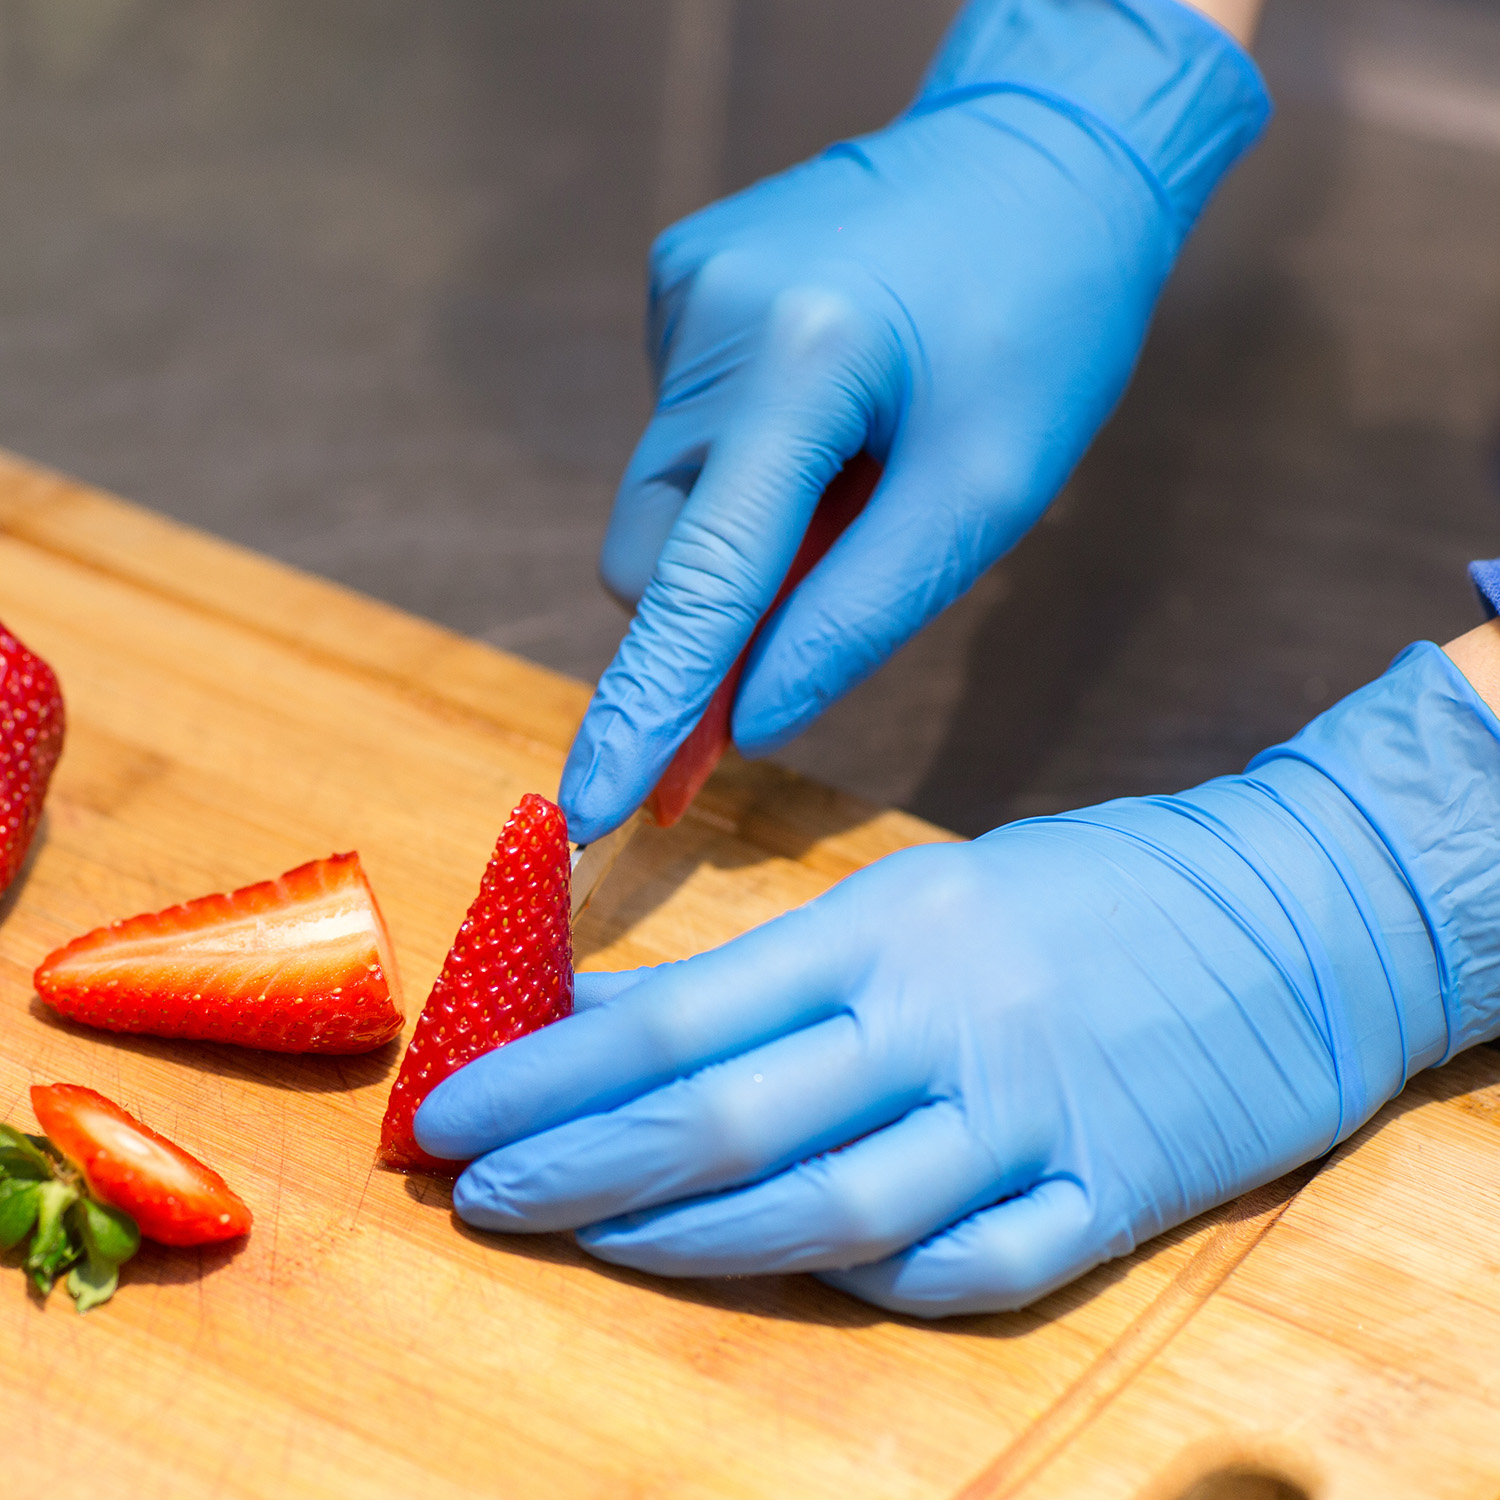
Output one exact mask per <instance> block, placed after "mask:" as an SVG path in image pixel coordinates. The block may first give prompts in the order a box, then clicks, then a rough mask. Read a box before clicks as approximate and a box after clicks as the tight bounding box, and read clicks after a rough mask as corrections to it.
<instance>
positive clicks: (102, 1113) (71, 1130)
mask: <svg viewBox="0 0 1500 1500" xmlns="http://www.w3.org/2000/svg"><path fill="white" fill-rule="evenodd" d="M31 1107H32V1109H33V1110H34V1111H35V1113H36V1117H37V1120H38V1122H39V1123H40V1125H41V1127H42V1129H43V1130H44V1131H45V1132H46V1134H47V1137H48V1139H50V1140H51V1142H52V1144H53V1145H54V1146H56V1147H57V1149H58V1150H59V1151H61V1152H62V1154H63V1155H64V1156H65V1157H67V1158H68V1160H69V1161H71V1162H72V1163H73V1164H74V1166H76V1167H77V1168H78V1170H79V1171H80V1172H82V1173H83V1177H84V1180H85V1181H86V1182H87V1183H88V1187H89V1192H90V1193H92V1194H93V1195H94V1197H96V1198H98V1199H99V1201H100V1202H102V1203H108V1204H111V1205H112V1206H113V1207H115V1208H118V1209H120V1210H121V1211H122V1212H124V1213H127V1214H129V1215H130V1217H131V1218H132V1219H134V1220H135V1222H136V1224H137V1226H138V1227H139V1228H140V1231H141V1233H142V1234H143V1235H145V1236H146V1238H147V1239H152V1240H156V1241H157V1242H158V1243H159V1244H162V1245H211V1244H214V1243H216V1242H217V1241H219V1240H232V1239H236V1238H238V1237H239V1236H240V1235H242V1234H245V1233H247V1232H248V1231H249V1229H250V1224H251V1214H250V1210H249V1209H248V1208H247V1207H246V1206H245V1204H244V1203H243V1201H242V1200H241V1199H240V1198H239V1197H238V1196H237V1195H236V1194H235V1193H234V1192H233V1191H232V1190H231V1189H230V1187H229V1186H228V1184H227V1183H226V1182H225V1181H224V1179H223V1178H222V1177H220V1176H219V1174H218V1173H217V1172H215V1171H214V1170H213V1168H212V1167H206V1166H204V1164H203V1163H202V1162H201V1161H199V1160H198V1158H197V1157H196V1156H190V1155H189V1154H188V1153H187V1152H186V1151H184V1150H183V1149H182V1147H181V1146H176V1145H173V1143H172V1142H171V1141H169V1140H167V1138H166V1137H165V1136H161V1135H158V1134H157V1133H156V1132H155V1131H154V1130H152V1129H151V1128H150V1126H147V1125H142V1124H141V1122H140V1121H139V1120H136V1119H134V1118H132V1117H131V1116H130V1115H128V1114H126V1113H125V1111H124V1110H123V1109H121V1108H120V1106H119V1105H118V1104H115V1103H113V1102H112V1101H111V1100H109V1099H106V1098H105V1097H104V1095H103V1094H99V1093H95V1091H94V1090H93V1089H89V1088H84V1087H83V1086H82V1085H80V1084H76V1083H54V1084H48V1085H41V1084H38V1085H36V1086H35V1087H33V1089H32V1090H31Z"/></svg>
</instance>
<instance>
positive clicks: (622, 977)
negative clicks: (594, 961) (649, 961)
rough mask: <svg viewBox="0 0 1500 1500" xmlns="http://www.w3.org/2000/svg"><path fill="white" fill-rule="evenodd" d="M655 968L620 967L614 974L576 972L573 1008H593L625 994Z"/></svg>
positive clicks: (575, 1011)
mask: <svg viewBox="0 0 1500 1500" xmlns="http://www.w3.org/2000/svg"><path fill="white" fill-rule="evenodd" d="M652 973H655V970H654V969H620V970H618V971H617V972H615V973H612V974H575V975H574V976H573V1010H574V1013H575V1014H576V1013H577V1012H578V1011H580V1010H593V1008H594V1007H595V1006H596V1005H603V1004H605V1003H606V1002H607V1001H610V1000H614V999H615V998H617V997H618V996H620V995H623V994H624V993H625V991H626V990H628V989H630V988H631V987H632V986H633V985H637V984H639V983H640V982H641V980H642V979H644V978H645V977H646V976H647V975H648V974H652Z"/></svg>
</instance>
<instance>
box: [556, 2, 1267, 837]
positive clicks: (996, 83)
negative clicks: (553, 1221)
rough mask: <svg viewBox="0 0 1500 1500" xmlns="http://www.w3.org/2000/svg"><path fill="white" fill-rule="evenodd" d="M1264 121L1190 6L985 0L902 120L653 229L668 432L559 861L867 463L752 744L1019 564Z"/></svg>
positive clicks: (751, 706) (767, 645)
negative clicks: (632, 613) (1014, 560)
mask: <svg viewBox="0 0 1500 1500" xmlns="http://www.w3.org/2000/svg"><path fill="white" fill-rule="evenodd" d="M1268 109H1269V104H1268V101H1267V98H1266V94H1265V91H1264V89H1263V88H1262V86H1261V83H1260V79H1259V76H1258V74H1257V73H1256V71H1255V67H1254V64H1253V63H1251V61H1250V59H1249V58H1248V57H1247V56H1246V54H1245V53H1244V52H1242V51H1241V50H1240V48H1239V47H1238V46H1237V45H1236V44H1235V43H1234V42H1233V41H1232V40H1231V39H1230V38H1229V37H1228V36H1227V35H1226V34H1225V33H1224V32H1222V31H1220V30H1219V29H1218V28H1217V27H1215V26H1214V25H1213V24H1212V23H1211V22H1209V21H1207V20H1206V19H1204V17H1202V16H1201V15H1200V14H1199V13H1198V12H1196V11H1194V10H1192V9H1190V8H1188V7H1187V6H1184V5H1179V4H1178V3H1176V0H972V3H971V4H970V5H969V6H968V7H967V9H966V10H965V11H964V12H963V13H962V15H961V16H960V18H959V20H958V22H957V24H956V25H955V27H954V29H953V31H952V33H951V35H950V36H949V38H948V40H947V42H946V43H945V45H944V47H943V49H942V51H941V52H940V53H939V55H938V57H937V59H936V61H935V63H934V64H933V67H932V69H931V71H930V73H929V75H928V78H927V80H926V83H925V84H924V86H923V89H922V92H921V94H920V95H919V97H918V99H917V101H916V103H915V104H914V105H913V106H912V108H911V109H910V110H909V111H908V112H907V113H906V114H905V115H903V116H902V117H901V118H900V119H898V120H897V121H896V122H895V123H894V124H893V125H891V126H890V127H889V128H887V129H885V130H882V131H879V132H877V133H876V134H874V135H870V136H865V137H863V138H861V139H859V140H855V141H850V142H845V143H844V144H842V145H837V146H834V147H832V148H831V149H830V150H829V151H827V152H825V153H824V154H823V155H822V156H820V157H818V158H817V159H816V160H814V161H811V162H808V163H805V164H804V165H802V166H800V167H797V168H795V169H793V170H792V171H790V172H787V173H784V174H783V175H781V176H779V177H774V178H771V179H769V180H768V181H765V182H762V183H760V184H758V185H757V186H755V187H753V188H751V189H749V190H748V191H746V192H743V193H740V194H739V195H738V196H736V197H733V198H730V199H727V200H726V201H724V202H722V203H718V204H715V205H713V206H712V207H710V208H707V209H705V210H704V211H703V212H701V213H698V214H694V215H693V216H692V217H691V218H689V219H686V220H684V221H683V222H682V223H680V224H678V225H677V226H676V227H674V228H672V229H670V230H668V231H667V232H666V233H665V234H664V235H662V237H661V238H660V239H659V240H658V242H657V244H656V246H655V249H654V251H653V254H652V265H651V314H650V325H651V329H650V344H651V349H652V354H653V357H654V362H655V368H656V379H657V392H658V394H657V410H656V415H655V417H654V418H653V420H652V422H651V424H650V426H649V427H648V428H647V429H646V432H645V435H644V436H643V437H642V439H641V442H640V446H639V447H638V448H637V449H636V452H635V456H634V457H633V458H632V459H631V461H630V465H629V468H628V469H627V471H626V474H625V477H624V481H623V483H622V484H621V487H620V493H619V497H618V500H617V501H616V505H615V512H614V516H613V519H612V520H611V523H610V529H609V534H608V537H607V539H606V541H605V544H604V553H603V559H602V564H601V567H602V572H603V576H604V578H605V581H606V582H607V583H608V585H609V587H610V588H611V589H612V590H613V591H614V592H615V593H616V594H617V595H619V596H620V597H621V598H622V599H624V600H628V601H635V600H640V609H639V612H638V613H637V615H636V618H635V622H634V624H633V625H632V627H631V630H630V633H629V635H628V636H627V637H626V639H625V642H624V644H623V645H622V646H621V648H620V651H619V654H618V655H617V656H616V658H615V661H614V663H613V665H612V666H611V667H610V668H609V670H608V671H607V672H606V673H605V674H604V677H603V678H602V679H601V681H600V684H599V690H598V693H597V695H596V697H595V699H594V702H593V706H592V707H591V709H590V711H589V714H588V717H587V718H586V719H585V720H584V723H583V728H582V729H581V731H580V732H579V736H578V739H577V741H576V743H575V744H574V747H573V752H572V754H571V755H570V757H569V759H568V764H567V768H566V770H565V771H564V773H563V779H562V790H561V793H560V798H561V801H562V805H563V809H564V811H565V812H566V813H567V815H568V827H569V831H570V834H571V836H572V837H573V838H574V839H576V840H579V841H581V842H587V841H588V840H590V839H593V838H597V837H598V836H599V835H600V834H602V833H604V832H607V831H608V829H610V828H611V827H613V826H614V825H615V824H616V823H618V822H620V821H621V819H623V818H624V817H625V816H626V815H627V814H628V813H629V812H631V811H632V810H633V809H634V808H635V807H636V806H637V804H639V803H640V802H641V800H642V799H643V798H644V797H645V796H646V794H647V793H648V792H649V791H650V789H651V787H652V786H653V785H654V784H655V782H656V780H657V778H658V777H659V776H660V774H661V772H662V770H663V769H664V767H665V766H666V764H667V762H668V761H669V760H670V759H671V756H672V753H673V751H674V750H675V748H676V747H677V745H678V744H679V743H680V742H681V741H682V739H683V738H684V736H685V735H686V734H687V733H688V731H689V730H690V729H691V728H692V726H693V725H694V724H695V723H696V722H697V721H698V719H699V717H700V716H701V714H702V712H703V708H704V706H705V704H706V703H707V702H708V699H709V697H710V696H711V694H712V693H713V691H714V689H715V688H716V687H717V686H718V685H719V682H720V681H721V680H722V679H723V677H724V675H725V673H726V672H727V670H728V668H729V666H730V664H731V663H732V662H733V661H734V659H735V657H736V656H738V654H739V652H740V650H741V648H742V647H743V646H744V644H745V642H746V640H747V639H748V638H749V636H750V633H751V630H752V628H753V627H754V625H755V623H756V621H757V620H758V619H759V618H760V616H761V614H762V613H763V611H764V610H765V609H766V608H767V607H768V606H769V604H770V602H771V599H772V597H773V596H774V594H775V593H776V590H777V587H778V586H779V584H780V582H781V580H782V578H783V576H784V575H785V573H786V570H787V567H788V565H789V564H790V563H791V560H792V557H793V554H794V553H795V552H796V550H797V546H798V543H799V541H800V540H801V537H802V534H803V531H804V530H805V528H806V526H807V522H808V518H809V516H810V515H811V514H812V511H813V508H814V506H815V504H816V502H817V499H818V496H819V494H820V493H821V492H822V490H823V488H824V486H825V485H826V484H827V483H828V481H829V480H830V479H831V478H832V477H833V475H834V474H835V473H836V472H837V470H838V468H839V467H840V465H841V464H842V463H843V461H844V460H845V459H847V458H849V457H851V456H852V455H853V454H855V453H857V452H858V451H859V450H860V449H861V448H865V449H868V450H869V452H870V453H872V454H873V455H874V456H875V457H876V458H878V459H880V460H882V461H883V462H884V463H885V465H886V471H885V479H884V482H883V483H882V484H881V486H880V488H879V489H878V490H877V491H876V493H875V495H874V497H873V499H872V500H871V502H870V504H869V506H868V508H867V509H866V511H865V513H864V515H863V516H862V517H861V518H860V520H859V521H857V522H856V523H855V525H854V526H853V527H852V528H851V529H850V531H849V532H848V533H847V534H846V535H845V536H844V538H843V539H842V540H841V541H840V542H839V543H838V544H837V546H836V547H835V549H834V551H833V552H832V553H831V554H830V555H829V557H828V558H827V560H826V562H825V563H824V565H823V566H822V567H820V568H819V569H818V570H817V571H816V572H815V573H814V574H813V575H812V577H811V578H809V579H808V580H807V582H806V583H805V584H804V585H803V586H802V588H801V589H800V590H799V591H798V592H797V594H796V595H795V597H794V598H793V599H792V600H790V601H789V602H788V604H787V605H786V607H785V608H784V609H783V611H782V612H781V614H780V618H779V619H778V620H777V621H776V622H775V624H774V626H773V627H772V628H770V629H768V630H767V631H766V633H765V634H764V635H763V636H762V637H761V640H760V642H759V643H758V646H757V652H756V658H755V660H754V662H753V664H752V665H751V668H750V670H749V671H748V673H747V674H746V676H745V679H744V682H743V685H742V687H741V689H740V694H739V700H738V706H737V709H736V712H735V716H734V725H733V728H734V736H735V740H736V742H737V743H738V745H739V746H740V748H741V749H742V750H745V751H746V752H748V753H751V754H758V753H762V752H765V751H768V750H771V749H774V748H776V747H777V746H779V745H781V744H783V743H784V742H785V741H786V740H788V739H790V738H791V737H792V736H793V735H794V734H796V733H797V732H798V731H799V730H800V729H802V728H803V727H804V726H806V725H807V724H808V723H809V722H810V721H811V720H812V719H814V718H815V717H816V716H817V715H818V714H819V713H820V712H822V710H823V709H824V708H826V707H827V705H828V704H829V703H830V702H831V701H832V700H833V699H835V698H837V697H838V696H839V695H840V694H842V693H843V692H845V691H846V690H847V689H848V688H850V687H851V686H853V685H854V684H855V683H856V682H858V681H860V680H861V679H862V678H863V677H865V676H867V675H868V674H869V673H870V672H871V671H873V670H874V668H875V667H876V666H878V665H879V664H880V663H881V662H882V661H884V660H885V658H886V657H887V656H889V655H890V654H891V652H892V651H894V650H895V649H896V647H897V646H899V645H900V644H901V643H902V642H903V641H905V640H907V639H908V638H909V637H910V636H912V635H914V634H915V633H916V632H917V631H918V630H919V629H920V628H921V627H922V626H923V625H924V624H926V623H927V621H928V620H930V619H931V618H932V617H933V616H934V615H935V614H937V613H938V612H939V611H940V610H942V609H944V608H945V607H946V606H947V605H948V604H950V603H951V602H952V601H953V600H954V599H955V598H956V597H957V596H958V595H959V594H961V593H962V592H963V591H964V590H965V589H967V588H968V587H969V585H970V584H971V583H973V581H974V580H975V579H976V578H977V577H978V576H979V575H980V574H981V573H982V572H983V571H984V570H985V569H986V568H987V567H988V566H989V565H990V564H991V563H992V562H994V561H995V559H996V558H997V557H999V556H1000V555H1001V554H1002V553H1003V552H1005V551H1006V550H1007V549H1009V548H1010V547H1011V546H1013V545H1014V544H1015V542H1016V541H1017V540H1018V539H1019V538H1020V537H1021V536H1022V534H1023V533H1024V532H1025V531H1026V530H1027V529H1028V528H1029V527H1030V526H1031V524H1032V522H1033V521H1035V520H1036V518H1037V516H1038V515H1039V514H1040V512H1041V511H1042V510H1043V508H1044V507H1045V506H1046V505H1047V503H1048V502H1049V501H1050V500H1051V499H1052V498H1053V496H1054V495H1055V494H1056V493H1057V491H1058V489H1059V488H1060V487H1061V485H1062V483H1063V481H1064V480H1065V479H1066V477H1067V475H1068V473H1069V471H1070V470H1071V469H1072V468H1073V466H1074V465H1075V464H1076V463H1077V462H1078V459H1079V457H1080V456H1081V455H1082V453H1083V451H1084V448H1085V447H1086V446H1087V445H1088V443H1089V441H1090V440H1091V439H1092V437H1093V435H1094V432H1095V431H1096V429H1097V428H1098V427H1099V425H1100V423H1101V422H1102V421H1103V420H1104V418H1105V416H1106V415H1107V414H1108V412H1109V411H1110V409H1111V408H1112V407H1113V406H1114V404H1115V402H1116V400H1117V399H1118V398H1119V395H1120V392H1121V390H1122V389H1123V388H1124V385H1125V382H1126V379H1127V377H1128V376H1129V374H1130V370H1131V367H1132V365H1133V364H1134V362H1135V358H1136V354H1137V351H1138V350H1139V348H1140V344H1141V340H1142V337H1143V336H1144V334H1145V330H1146V324H1147V321H1148V319H1149V318H1150V315H1151V310H1152V307H1153V305H1154V304H1155V302H1156V297H1157V293H1158V291H1159V290H1160V288H1161V284H1162V280H1163V278H1164V277H1165V276H1166V274H1167V272H1168V270H1169V269H1170V268H1171V265H1172V262H1173V259H1174V257H1175V256H1176V254H1177V250H1178V247H1179V245H1180V244H1181V242H1182V239H1183V236H1184V235H1185V234H1186V233H1187V231H1188V229H1189V227H1190V226H1191V225H1192V223H1193V220H1194V219H1195V218H1196V216H1197V214H1198V211H1199V209H1200V208H1201V207H1202V206H1203V203H1204V200H1205V199H1206V198H1207V196H1208V194H1209V193H1210V191H1211V190H1212V188H1213V186H1214V184H1215V183H1216V182H1217V181H1218V179H1219V177H1220V176H1221V175H1222V174H1223V173H1224V172H1225V171H1226V170H1227V169H1228V167H1229V166H1230V164H1231V163H1232V162H1233V161H1234V160H1235V158H1236V157H1237V156H1239V154H1240V153H1241V152H1242V151H1243V150H1244V149H1245V148H1246V146H1247V145H1248V144H1249V143H1250V142H1251V141H1252V140H1253V139H1254V138H1255V136H1256V135H1257V134H1258V132H1259V131H1260V129H1261V127H1262V124H1263V123H1264V120H1265V118H1266V115H1267V112H1268ZM690 491H691V498H690V499H689V498H687V497H688V495H689V492H690Z"/></svg>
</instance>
